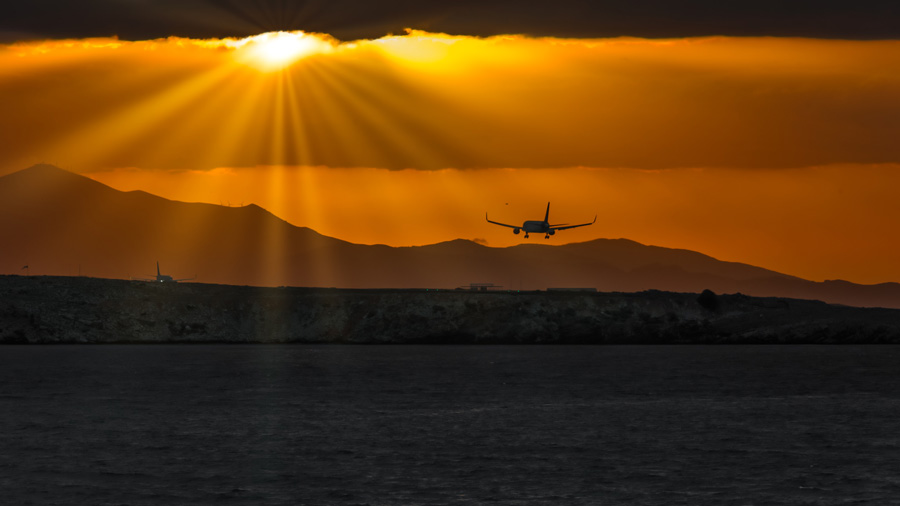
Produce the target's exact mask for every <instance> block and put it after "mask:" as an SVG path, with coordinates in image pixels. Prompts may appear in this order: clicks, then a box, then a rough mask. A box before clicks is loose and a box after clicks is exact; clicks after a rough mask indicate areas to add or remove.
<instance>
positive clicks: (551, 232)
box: [547, 230, 556, 235]
mask: <svg viewBox="0 0 900 506" xmlns="http://www.w3.org/2000/svg"><path fill="white" fill-rule="evenodd" d="M547 233H548V234H550V235H555V234H556V230H551V231H549V232H547Z"/></svg>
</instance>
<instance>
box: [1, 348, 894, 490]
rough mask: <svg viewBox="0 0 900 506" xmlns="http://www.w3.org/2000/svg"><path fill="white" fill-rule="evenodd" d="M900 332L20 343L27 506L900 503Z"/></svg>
mask: <svg viewBox="0 0 900 506" xmlns="http://www.w3.org/2000/svg"><path fill="white" fill-rule="evenodd" d="M898 364H900V347H898V346H858V347H857V346H830V347H829V346H720V347H715V346H298V345H293V346H292V345H284V346H264V345H246V346H235V345H196V346H194V345H171V346H169V345H152V346H141V345H134V346H130V345H129V346H31V347H19V346H5V347H0V412H2V413H3V415H2V417H0V446H2V451H0V490H3V491H4V492H3V494H4V496H5V497H6V499H5V500H4V503H6V504H41V505H45V504H98V505H100V504H129V505H170V504H210V503H217V504H248V505H250V504H285V505H287V504H310V505H313V504H337V505H362V504H371V505H382V504H384V505H388V504H484V503H497V504H638V505H642V504H643V505H677V504H685V505H706V504H709V505H723V504H736V505H737V504H741V505H743V504H776V505H777V504H785V505H787V504H790V505H795V504H825V505H828V504H848V503H853V504H879V505H882V504H900V478H898V475H897V473H896V470H897V469H900V389H898V387H900V367H898Z"/></svg>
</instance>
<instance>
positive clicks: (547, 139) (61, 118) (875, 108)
mask: <svg viewBox="0 0 900 506" xmlns="http://www.w3.org/2000/svg"><path fill="white" fill-rule="evenodd" d="M588 3H589V4H591V5H586V4H588ZM671 4H673V3H672V2H644V3H641V2H593V3H591V2H577V1H574V0H563V1H557V2H533V3H530V4H528V5H527V6H522V5H520V3H519V2H511V1H496V2H466V1H463V2H429V3H427V5H425V4H424V3H423V4H421V5H420V4H419V3H415V2H408V1H400V0H393V1H383V2H361V1H358V2H357V1H351V0H342V1H338V2H316V1H308V2H294V3H290V2H283V1H268V2H267V1H256V2H236V1H227V0H219V1H214V0H189V1H181V2H175V1H174V0H172V1H169V0H159V1H157V2H126V1H114V0H91V1H86V2H77V3H76V2H62V1H53V0H41V1H35V2H31V3H29V4H28V5H20V6H17V7H14V8H13V9H12V12H10V13H9V15H8V16H4V19H3V20H0V111H2V113H0V114H2V121H0V146H2V148H0V175H2V174H7V173H10V172H14V171H16V170H20V169H24V168H26V167H28V166H30V165H33V164H35V163H40V162H45V163H51V164H54V165H57V166H59V167H62V168H64V169H68V170H71V171H74V172H79V173H82V174H85V175H87V176H89V177H92V178H94V179H96V180H98V181H101V182H103V183H106V184H108V185H110V186H112V187H114V188H117V189H121V190H136V189H140V190H145V191H148V192H150V193H154V194H157V195H160V196H163V197H166V198H171V199H176V200H183V201H199V202H209V203H214V204H222V205H231V206H240V205H247V204H250V203H255V204H257V205H259V206H261V207H264V208H266V209H268V210H269V211H271V212H273V213H274V214H276V215H278V216H279V217H282V218H284V219H286V220H287V221H289V222H291V223H293V224H295V225H298V226H306V227H310V228H313V229H315V230H316V231H318V232H320V233H323V234H325V235H329V236H333V237H337V238H340V239H344V240H347V241H351V242H358V243H367V244H374V243H383V244H389V245H396V246H403V245H421V244H430V243H434V242H439V241H445V240H451V239H455V238H464V239H472V240H477V241H478V242H481V243H483V244H487V245H489V246H509V245H513V244H519V243H522V242H524V241H526V240H525V239H524V238H523V237H522V236H521V235H519V236H515V235H513V234H512V233H511V231H510V230H509V229H504V228H501V227H496V226H492V225H490V224H487V223H486V222H485V220H484V215H485V212H488V213H489V214H490V216H491V219H495V220H498V221H503V222H506V223H517V222H521V221H523V220H525V219H539V218H541V217H542V216H543V211H544V208H545V206H546V204H547V202H548V201H549V202H551V221H553V222H563V223H582V222H585V221H590V220H591V219H593V217H594V215H597V216H598V219H597V223H596V224H595V225H593V226H590V227H584V228H579V229H575V230H568V231H562V232H560V233H559V234H557V235H556V236H555V237H553V238H552V239H550V240H549V241H547V240H545V239H544V238H543V236H538V235H537V234H535V235H533V236H532V237H531V239H529V240H528V241H530V242H537V243H541V244H544V243H552V244H564V243H566V242H575V241H586V240H591V239H596V238H619V237H624V238H629V239H633V240H636V241H639V242H642V243H645V244H652V245H658V246H666V247H677V248H686V249H691V250H696V251H700V252H703V253H706V254H709V255H712V256H714V257H716V258H719V259H721V260H729V261H738V262H745V263H750V264H754V265H758V266H761V267H766V268H769V269H774V270H777V271H780V272H784V273H788V274H793V275H797V276H801V277H805V278H808V279H813V280H824V279H837V278H840V279H847V280H850V281H855V282H860V283H876V282H883V281H900V261H898V260H900V236H898V234H897V232H896V231H897V227H896V224H897V223H900V202H898V199H897V197H896V195H897V191H898V188H900V24H898V23H896V20H897V19H900V7H897V4H896V3H894V2H874V1H863V2H856V3H854V4H853V6H852V7H847V6H842V7H834V6H830V5H828V6H822V5H819V4H817V3H813V2H802V1H801V2H791V3H790V4H789V5H790V6H791V7H790V8H787V7H785V6H784V3H783V2H782V3H775V2H753V3H751V2H737V3H732V4H728V5H729V7H727V8H726V7H723V6H722V5H720V4H723V3H722V2H711V1H709V2H707V1H695V2H689V3H688V4H681V3H680V4H679V5H680V7H679V8H678V9H676V8H674V7H673V6H672V5H671ZM73 5H77V6H78V7H77V8H75V7H73ZM641 5H643V8H640V6H641ZM279 30H281V32H279Z"/></svg>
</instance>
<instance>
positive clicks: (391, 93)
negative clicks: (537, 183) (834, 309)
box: [0, 31, 900, 170]
mask: <svg viewBox="0 0 900 506" xmlns="http://www.w3.org/2000/svg"><path fill="white" fill-rule="evenodd" d="M307 37H314V38H315V40H316V41H317V42H316V43H317V44H321V45H323V46H324V47H327V48H328V51H311V52H310V53H309V54H305V55H304V57H303V58H302V59H299V60H298V61H296V62H294V63H292V64H291V65H290V66H289V67H286V68H284V69H281V70H278V71H276V72H262V71H260V70H259V69H258V68H255V67H254V66H253V65H252V64H248V62H247V61H246V60H245V59H242V58H241V57H240V55H241V54H242V53H241V46H242V45H245V44H247V41H237V40H236V39H225V40H198V39H183V38H168V39H157V40H150V41H139V42H127V41H122V40H118V39H81V40H64V41H49V42H41V43H19V44H13V45H7V46H2V47H0V109H2V110H3V111H4V121H3V122H2V124H0V139H3V140H4V149H3V154H2V159H0V163H2V167H3V168H4V169H6V170H13V169H17V168H21V167H23V166H27V165H28V164H30V163H36V162H40V161H46V162H52V163H57V164H59V165H61V166H66V167H69V168H72V169H78V170H96V169H102V168H108V167H132V166H133V167H144V168H165V169H173V168H174V169H209V168H214V167H238V166H242V167H252V166H257V165H306V166H330V167H375V168H389V169H404V168H413V169H441V168H460V169H478V168H492V167H495V168H502V167H524V168H558V167H578V166H585V167H627V168H639V169H664V168H676V167H732V168H789V167H806V166H813V165H828V164H835V163H896V162H900V145H898V143H897V142H896V139H898V138H900V120H898V118H900V42H897V41H831V40H813V39H779V38H729V37H709V38H690V39H667V40H647V39H635V38H615V39H589V40H585V39H559V38H530V37H524V36H497V37H489V38H478V37H465V36H450V35H444V34H434V33H427V32H420V31H411V32H410V33H408V34H406V35H401V36H391V37H382V38H379V39H374V40H364V41H352V42H349V43H339V42H338V41H336V40H335V39H332V38H330V37H328V36H315V35H307ZM250 45H252V44H250Z"/></svg>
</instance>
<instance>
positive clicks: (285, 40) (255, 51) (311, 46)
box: [236, 32, 334, 72]
mask: <svg viewBox="0 0 900 506" xmlns="http://www.w3.org/2000/svg"><path fill="white" fill-rule="evenodd" d="M236 45H237V46H238V54H239V55H240V59H241V60H242V61H244V62H245V63H247V64H249V65H252V66H254V67H256V68H258V69H260V70H262V71H266V72H272V71H277V70H281V69H284V68H286V67H289V66H291V65H293V64H294V63H295V62H297V61H298V60H300V59H302V58H306V57H307V56H310V55H313V54H320V53H327V52H330V51H331V50H332V49H333V48H334V42H333V41H332V40H330V39H328V38H326V37H323V36H318V35H315V34H309V33H304V32H268V33H263V34H260V35H254V36H253V37H247V38H246V39H241V40H239V41H238V42H237V44H236Z"/></svg>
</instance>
